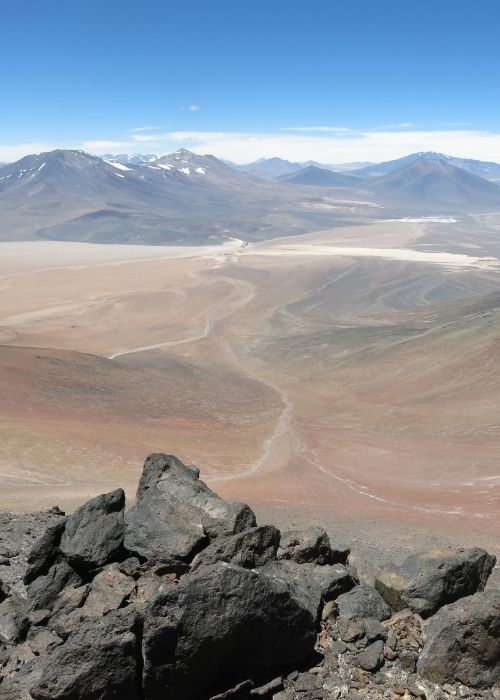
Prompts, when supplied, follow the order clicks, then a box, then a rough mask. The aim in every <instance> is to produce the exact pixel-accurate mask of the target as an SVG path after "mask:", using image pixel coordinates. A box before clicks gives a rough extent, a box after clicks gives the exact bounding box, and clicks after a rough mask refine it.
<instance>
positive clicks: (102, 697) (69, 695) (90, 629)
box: [31, 608, 142, 700]
mask: <svg viewBox="0 0 500 700" xmlns="http://www.w3.org/2000/svg"><path fill="white" fill-rule="evenodd" d="M138 630H139V625H138V620H137V616H136V613H135V611H134V610H131V609H130V608H126V609H124V610H118V611H113V612H110V613H109V615H106V617H103V618H98V619H91V620H86V621H85V622H83V624H82V625H81V627H80V628H79V629H78V630H76V632H74V633H73V634H72V635H71V636H70V637H69V638H68V639H67V641H66V643H65V644H63V645H62V646H58V647H56V648H55V649H54V650H53V651H51V652H50V653H49V654H47V655H46V656H45V657H43V659H42V667H43V670H42V674H41V678H40V679H39V680H38V681H37V682H36V683H35V685H34V687H33V688H31V696H32V697H33V698H35V699H36V700H108V699H111V698H119V699H120V700H140V698H142V693H141V689H140V682H141V681H140V673H139V670H140V669H139V667H138V658H139V654H140V651H139V642H138Z"/></svg>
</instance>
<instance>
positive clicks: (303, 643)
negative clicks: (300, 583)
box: [143, 563, 316, 700]
mask: <svg viewBox="0 0 500 700" xmlns="http://www.w3.org/2000/svg"><path fill="white" fill-rule="evenodd" d="M263 571H264V569H259V570H258V571H252V570H248V569H243V568H241V567H238V566H234V565H232V564H225V563H219V564H215V565H213V566H208V567H204V568H203V569H200V570H199V571H198V572H196V573H194V574H190V575H188V576H185V577H183V578H181V580H180V582H179V584H178V586H176V587H174V588H173V589H171V590H170V591H168V592H166V593H165V594H162V595H160V596H159V597H158V599H157V600H156V601H155V602H154V603H152V605H151V606H150V607H149V609H148V611H147V613H146V618H145V624H144V643H143V648H144V657H145V660H144V697H145V699H146V700H154V699H156V698H158V697H163V696H165V697H167V696H168V697H175V698H176V700H184V699H187V698H193V697H198V695H200V694H201V692H202V691H203V690H205V689H208V688H209V687H210V686H211V685H212V684H213V683H215V681H217V680H218V679H220V678H221V676H223V675H225V676H226V677H234V679H235V681H238V680H242V679H245V678H248V677H249V676H253V675H254V674H258V673H259V672H261V671H263V670H265V669H268V668H272V667H275V666H279V665H280V664H281V665H286V666H287V665H289V664H293V663H297V662H300V661H302V660H303V659H304V658H306V657H307V656H308V655H309V654H311V653H312V651H313V648H314V643H315V640H316V625H315V621H314V620H313V618H312V616H311V614H310V613H309V611H308V610H307V609H305V608H303V607H301V606H300V605H299V604H298V603H297V601H296V600H295V599H294V598H293V597H292V596H291V595H290V588H289V585H288V583H287V582H286V581H285V580H282V579H278V578H273V577H271V576H268V575H265V574H264V573H262V572H263Z"/></svg>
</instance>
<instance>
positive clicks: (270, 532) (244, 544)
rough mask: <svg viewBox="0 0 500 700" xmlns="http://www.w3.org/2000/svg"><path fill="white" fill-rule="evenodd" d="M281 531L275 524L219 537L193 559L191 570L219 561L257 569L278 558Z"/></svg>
mask: <svg viewBox="0 0 500 700" xmlns="http://www.w3.org/2000/svg"><path fill="white" fill-rule="evenodd" d="M279 539H280V532H279V530H278V529H277V528H275V527H274V525H262V526H261V527H252V528H249V529H248V530H243V532H239V533H237V534H236V535H231V536H229V537H218V538H217V539H216V540H214V541H213V542H212V543H211V544H210V545H208V547H207V548H206V549H204V550H203V551H202V552H200V553H199V554H197V555H196V557H195V558H194V559H193V563H192V566H191V571H196V570H197V569H199V568H200V567H201V566H207V565H209V564H215V563H217V562H218V561H225V562H231V563H233V564H236V565H237V566H243V567H244V568H245V569H255V568H256V567H258V566H264V564H267V563H268V562H270V561H272V560H273V559H276V552H277V550H278V543H279Z"/></svg>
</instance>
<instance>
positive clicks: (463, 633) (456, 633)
mask: <svg viewBox="0 0 500 700" xmlns="http://www.w3.org/2000/svg"><path fill="white" fill-rule="evenodd" d="M417 668H418V671H419V672H420V673H421V674H422V675H423V676H424V677H425V678H428V679H429V680H430V681H432V682H433V683H445V682H447V683H454V682H460V683H464V684H465V685H469V686H472V687H473V688H489V687H491V686H494V685H496V684H498V683H500V591H495V590H491V591H485V592H483V593H476V595H472V596H469V597H467V598H463V599H462V600H458V601H456V602H454V603H451V604H450V605H445V606H444V607H443V608H441V610H440V611H439V612H438V613H437V614H436V615H434V616H433V617H432V618H431V619H430V621H429V626H428V629H427V641H426V643H425V646H424V649H423V651H422V654H421V655H420V658H419V660H418V665H417Z"/></svg>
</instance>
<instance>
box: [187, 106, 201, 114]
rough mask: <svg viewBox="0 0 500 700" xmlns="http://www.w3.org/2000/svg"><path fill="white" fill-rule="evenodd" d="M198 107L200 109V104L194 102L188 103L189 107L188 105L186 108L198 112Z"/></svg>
mask: <svg viewBox="0 0 500 700" xmlns="http://www.w3.org/2000/svg"><path fill="white" fill-rule="evenodd" d="M200 109H201V107H200V105H196V104H192V105H189V107H188V110H189V111H190V112H199V111H200Z"/></svg>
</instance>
